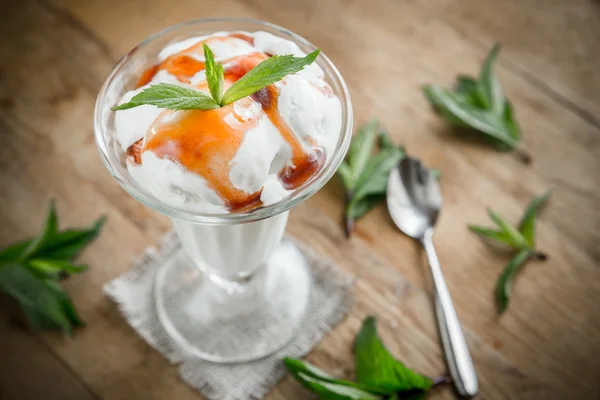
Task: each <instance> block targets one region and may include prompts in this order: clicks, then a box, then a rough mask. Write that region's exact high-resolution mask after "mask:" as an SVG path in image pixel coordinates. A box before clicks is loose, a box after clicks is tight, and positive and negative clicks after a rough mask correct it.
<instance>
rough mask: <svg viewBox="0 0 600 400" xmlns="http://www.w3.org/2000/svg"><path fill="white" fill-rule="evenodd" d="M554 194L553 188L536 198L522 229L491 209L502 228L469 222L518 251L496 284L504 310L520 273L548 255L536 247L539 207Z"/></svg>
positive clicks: (472, 227) (484, 234)
mask: <svg viewBox="0 0 600 400" xmlns="http://www.w3.org/2000/svg"><path fill="white" fill-rule="evenodd" d="M549 197H550V191H548V192H546V193H544V194H543V195H541V196H538V197H536V198H534V199H533V200H532V201H531V202H530V203H529V205H528V206H527V209H526V210H525V213H524V214H523V217H522V218H521V222H520V223H519V229H518V230H517V229H516V228H514V227H513V226H512V225H511V224H510V223H509V222H508V221H507V220H506V219H505V218H504V217H503V216H502V215H500V214H499V213H497V212H494V211H493V210H491V209H488V214H489V216H490V218H491V219H492V221H494V223H495V224H496V225H497V226H498V227H499V228H500V230H494V229H490V228H485V227H481V226H476V225H469V229H470V230H471V231H472V232H474V233H476V234H477V235H479V236H481V237H482V238H484V239H490V240H494V241H497V242H500V243H504V244H507V245H509V246H511V247H513V248H514V249H515V250H516V251H517V253H516V255H515V256H514V258H513V259H512V260H511V261H510V263H509V264H508V265H507V266H506V268H505V269H504V271H503V272H502V274H501V275H500V277H499V278H498V282H497V283H496V299H497V302H498V309H499V312H500V313H503V312H505V311H506V309H507V308H508V302H509V299H510V292H511V288H512V282H513V279H514V277H515V276H516V275H517V273H518V272H519V271H520V270H521V268H522V267H523V265H525V263H526V262H527V261H528V260H535V261H545V260H547V259H548V256H547V255H546V254H545V253H543V252H540V251H537V250H535V249H534V246H535V218H536V214H537V212H538V210H539V209H540V208H541V207H542V206H543V205H544V204H545V203H546V201H547V200H548V198H549Z"/></svg>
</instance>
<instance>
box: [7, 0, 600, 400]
mask: <svg viewBox="0 0 600 400" xmlns="http://www.w3.org/2000/svg"><path fill="white" fill-rule="evenodd" d="M4 3H5V4H3V6H2V7H3V12H2V14H1V15H0V34H1V35H2V37H3V38H4V39H3V41H1V42H0V56H1V57H2V60H3V62H2V64H1V67H0V138H1V139H0V140H1V142H0V181H1V182H2V188H3V189H2V190H1V191H0V202H1V203H0V204H2V207H1V208H0V222H1V225H0V246H2V245H4V244H6V243H9V242H11V241H13V240H15V239H18V238H21V237H24V236H27V235H31V234H33V233H34V232H36V230H37V229H38V225H39V223H40V221H41V220H42V219H43V214H44V212H45V205H46V203H47V201H48V199H50V198H52V197H54V198H56V199H57V202H58V208H59V213H60V215H61V218H62V221H63V223H65V224H66V225H78V224H79V225H83V224H86V223H88V222H89V221H90V220H92V219H94V218H96V217H97V216H98V215H99V214H101V213H106V214H107V215H108V216H109V222H108V224H107V226H106V228H105V231H104V233H103V234H102V236H101V237H100V239H99V240H98V241H97V242H95V243H94V245H93V246H91V247H90V249H89V250H87V251H86V253H85V254H84V256H83V257H82V261H83V262H86V263H89V264H90V265H91V266H92V268H91V269H90V271H89V272H86V274H84V275H82V276H79V277H77V278H75V279H73V280H71V281H70V282H68V283H67V287H68V290H69V291H70V293H72V295H73V297H74V299H75V302H76V304H77V306H78V308H79V309H80V311H81V313H82V314H83V315H84V317H85V319H86V321H87V322H88V324H89V326H88V327H87V328H86V329H83V330H81V331H79V332H78V333H77V334H76V335H75V337H74V338H73V339H71V340H67V339H64V338H62V337H61V336H60V335H55V334H39V335H35V336H34V335H29V334H24V333H22V332H18V331H16V330H15V328H14V327H12V326H10V325H6V324H5V325H0V360H1V361H0V398H1V399H3V400H4V399H10V400H12V399H19V400H21V399H24V400H28V399H38V398H78V399H87V398H97V399H107V400H108V399H110V400H114V399H165V398H177V399H199V398H200V396H198V395H197V394H196V393H195V392H194V391H192V390H191V389H189V388H188V387H187V386H186V385H185V384H183V383H181V381H180V380H179V378H178V376H177V372H176V368H175V367H173V366H169V365H168V363H167V362H166V361H165V360H163V359H162V358H161V357H160V356H159V355H158V354H156V353H155V352H154V351H152V350H151V349H150V348H149V347H148V346H147V345H145V343H144V342H143V341H142V340H141V339H140V338H138V337H137V336H136V335H135V334H134V333H133V331H132V330H131V329H130V328H129V327H128V326H127V324H126V323H125V322H123V320H122V319H121V317H120V316H119V314H118V312H117V311H116V309H115V308H114V306H113V305H112V304H110V303H109V302H108V301H107V300H106V299H105V298H104V296H103V295H102V285H103V284H104V283H105V282H107V281H108V280H110V279H111V278H114V277H116V276H117V275H119V274H120V273H122V272H123V271H125V270H127V268H128V267H129V266H130V265H131V262H132V261H133V260H134V259H136V257H137V256H138V255H139V254H140V252H141V251H142V250H143V248H144V247H146V246H148V245H150V244H152V243H154V242H155V241H156V240H157V239H158V237H160V235H161V234H162V233H164V232H166V231H167V230H168V229H169V222H168V220H166V219H165V218H164V217H161V216H159V215H157V214H156V213H154V212H152V211H151V210H149V209H147V208H144V207H141V206H139V204H138V203H137V202H136V201H135V200H133V199H132V198H130V197H129V196H128V195H127V194H125V193H124V192H123V191H122V190H121V189H120V188H119V187H118V185H117V184H116V183H115V182H114V181H113V180H112V178H111V177H110V176H109V174H108V173H107V172H106V170H105V169H104V167H103V165H102V163H101V161H100V159H99V157H98V156H97V151H96V148H95V144H94V141H93V133H92V128H91V118H92V114H93V104H94V101H95V96H96V93H97V91H98V89H99V87H100V85H101V84H102V81H103V80H104V78H105V76H106V74H107V73H108V71H109V70H110V68H111V66H112V65H113V64H114V62H115V61H116V60H117V59H118V58H119V57H120V56H121V55H122V54H124V53H125V52H126V51H128V50H129V49H130V48H131V47H133V46H134V45H135V44H136V43H137V42H139V41H140V40H142V39H143V38H144V37H146V36H147V35H149V34H151V33H153V32H155V31H157V30H160V29H162V28H165V27H167V26H169V25H172V24H175V23H177V22H180V21H183V20H188V19H191V18H200V17H211V16H223V15H228V16H244V17H254V18H261V19H266V20H269V21H272V22H274V23H277V24H280V25H283V26H286V27H288V28H290V29H292V30H294V31H296V32H297V33H299V34H301V35H303V36H305V37H307V38H308V39H309V40H311V41H313V42H314V43H317V44H318V45H319V46H321V47H323V49H324V51H325V52H326V53H327V54H328V55H329V56H330V57H331V58H332V60H333V61H334V62H335V63H336V65H337V66H338V67H339V69H340V70H341V72H342V74H343V75H344V77H345V78H346V80H347V83H348V85H349V87H350V90H351V93H352V97H353V103H354V107H355V113H356V122H357V123H360V122H361V121H364V120H365V119H366V118H368V117H370V116H373V115H375V116H378V117H380V118H381V120H382V121H383V122H384V123H385V124H386V126H387V127H388V128H389V130H390V131H391V133H392V134H393V136H394V138H395V139H396V140H397V141H398V142H402V143H404V144H405V145H406V146H407V147H408V149H409V151H410V152H411V153H414V154H416V155H418V156H419V157H421V158H423V159H424V160H425V161H427V162H428V163H430V164H432V165H434V166H436V167H438V168H440V169H442V171H443V179H442V186H443V192H444V196H445V204H444V210H443V213H442V217H441V220H440V221H439V228H438V231H437V233H436V236H435V243H436V246H437V247H438V252H439V254H440V258H441V261H442V265H443V268H444V271H445V274H446V278H447V280H448V285H449V287H450V290H451V291H452V294H453V298H454V301H455V305H456V307H457V310H458V313H459V316H460V317H461V320H462V322H463V324H464V328H465V330H466V332H467V335H468V338H469V342H470V343H471V346H472V350H473V353H474V354H473V355H474V359H475V362H476V363H477V367H478V371H479V373H480V379H481V395H480V398H485V399H541V398H544V399H549V398H556V399H567V398H578V399H588V398H589V399H593V398H598V396H600V385H599V383H598V382H600V361H599V360H600V308H599V307H598V299H599V298H600V268H598V267H599V266H600V251H599V247H598V242H599V240H600V234H599V229H598V228H600V212H599V210H598V204H599V201H600V189H599V185H598V183H599V182H600V161H599V157H598V154H599V153H598V150H599V149H600V124H599V123H598V115H600V112H599V111H600V95H598V93H600V82H599V78H598V74H597V73H595V71H596V70H597V68H598V65H600V60H599V59H598V57H599V56H600V55H599V52H598V44H597V43H598V42H597V40H598V37H600V32H599V29H600V11H599V10H598V3H597V2H594V1H591V0H589V1H588V0H575V1H571V2H568V4H569V7H567V6H566V3H567V2H559V1H544V2H541V1H530V2H522V1H516V0H511V1H504V2H493V1H488V0H486V1H458V0H455V1H450V0H444V1H442V0H438V1H410V2H409V1H402V2H401V1H394V0H378V1H374V2H364V1H348V0H346V1H344V0H330V1H317V0H301V1H291V0H290V1H275V0H255V1H252V2H244V1H241V0H223V1H216V2H215V1H208V0H203V1H198V0H179V1H176V2H169V1H156V2H153V3H152V6H148V3H147V2H146V1H143V0H132V1H127V2H122V1H117V0H105V1H101V2H100V1H77V0H56V1H33V0H24V1H18V2H17V1H12V2H4ZM495 41H501V42H502V43H503V44H504V49H503V52H502V55H501V59H500V61H499V68H498V74H499V76H500V79H501V81H502V83H503V86H504V88H505V91H506V93H507V94H508V96H509V97H510V98H511V100H512V102H513V104H514V106H515V108H516V110H517V116H518V118H519V121H520V123H521V125H522V127H523V131H524V145H525V146H526V147H527V148H528V149H529V151H530V152H531V153H532V154H533V156H534V163H533V165H531V166H529V167H525V166H523V165H522V164H521V163H520V162H519V161H518V160H517V159H516V158H514V157H513V156H511V155H507V154H501V153H496V152H494V151H493V150H490V149H489V148H487V147H483V146H480V145H478V144H476V143H471V142H467V141H464V140H462V139H460V138H457V137H455V136H453V135H451V134H450V133H449V132H448V131H447V130H446V129H445V126H444V124H443V122H442V121H439V119H438V118H437V117H436V116H435V115H433V113H432V112H431V111H430V109H429V107H428V105H427V104H426V102H425V101H424V99H423V98H422V96H421V94H420V92H419V85H421V84H423V83H427V82H440V83H443V82H447V83H450V82H451V81H452V79H453V77H454V76H455V75H456V74H457V73H459V72H471V73H475V72H476V71H477V69H478V67H479V65H480V63H481V61H482V59H483V58H484V56H485V53H486V52H487V49H488V48H489V47H490V46H491V44H492V43H493V42H495ZM548 188H552V189H554V194H553V198H552V200H551V204H550V206H549V207H548V208H547V210H545V212H544V214H543V216H542V218H541V220H540V223H539V224H538V242H539V247H540V248H541V249H543V250H545V251H546V252H548V253H549V254H550V257H551V258H550V260H549V261H548V262H546V263H543V264H541V263H540V264H534V263H532V264H531V265H529V266H528V267H527V268H526V269H525V270H524V271H523V273H522V274H521V275H520V277H519V279H518V282H517V284H516V286H515V289H514V300H513V304H512V307H511V309H510V311H509V312H508V313H507V314H506V315H505V316H503V317H502V318H500V319H497V318H496V316H495V309H494V303H493V297H492V291H493V287H494V284H495V280H496V277H497V275H498V274H499V272H500V271H501V269H502V268H503V266H504V264H505V263H506V262H507V256H506V255H503V254H497V253H494V252H491V251H490V250H489V249H487V248H486V247H484V246H483V245H482V244H481V243H480V242H479V241H478V240H477V238H475V237H474V236H473V235H472V234H470V233H469V232H468V231H467V230H466V228H465V227H466V224H467V223H481V224H484V223H487V217H486V216H485V207H487V206H492V207H494V208H495V209H498V210H500V211H502V212H503V213H504V214H505V215H506V216H507V217H509V218H510V219H511V220H516V219H517V218H518V216H519V214H520V212H521V211H522V209H523V208H524V206H525V204H526V203H527V202H528V201H529V199H530V198H531V197H533V196H534V195H536V194H539V193H541V192H542V191H544V190H546V189H548ZM341 199H342V197H341V188H340V187H339V183H338V182H337V181H332V182H331V183H330V184H329V185H328V186H327V187H326V188H325V189H324V190H323V191H322V192H321V193H319V194H317V195H316V196H314V197H313V198H311V199H310V200H309V201H308V202H307V203H305V204H303V205H301V206H299V207H298V208H297V209H295V210H294V212H293V213H292V215H291V219H290V223H289V227H288V233H289V234H291V235H293V236H294V237H296V238H297V239H299V240H301V241H302V242H304V243H306V244H307V245H309V246H311V247H313V248H315V250H316V251H318V252H320V253H321V254H323V255H324V256H325V257H328V258H331V259H333V260H334V261H336V262H337V263H338V264H339V265H340V267H342V268H343V269H344V270H346V271H347V272H349V273H351V274H353V275H354V276H356V285H355V287H354V289H353V290H354V293H355V295H356V298H357V302H356V306H355V307H354V308H353V310H352V311H351V313H350V315H349V317H348V318H347V319H346V320H345V321H344V322H343V323H342V324H341V325H340V326H339V327H338V328H336V329H335V330H334V331H333V332H332V333H331V334H329V335H328V336H327V337H326V338H325V340H324V341H323V342H322V343H320V344H319V346H317V347H316V348H315V350H314V351H313V352H312V353H311V354H310V356H309V359H310V360H311V361H313V362H314V363H316V364H317V365H319V366H321V367H323V368H325V369H327V370H329V371H331V372H332V373H336V374H339V375H342V376H348V377H350V376H352V372H353V369H352V368H353V367H352V361H351V354H350V343H351V341H352V338H353V337H354V335H355V333H356V331H357V329H358V327H359V325H360V321H361V320H362V319H363V318H364V316H365V315H368V314H372V315H376V316H378V317H379V319H380V324H381V328H380V329H381V334H382V336H383V337H384V339H385V341H386V343H388V344H389V347H390V348H391V350H393V351H394V353H395V354H397V355H398V356H399V357H400V358H401V359H402V360H404V361H405V362H406V363H407V364H408V365H410V366H411V367H413V368H415V369H417V370H419V371H421V372H423V373H426V374H430V375H435V374H439V373H441V372H442V371H443V369H444V365H443V361H442V355H441V351H440V348H439V343H438V336H437V332H436V328H435V323H434V317H433V313H432V309H431V307H432V306H431V301H430V298H429V293H430V284H429V279H428V274H427V271H426V266H425V264H424V259H423V257H422V254H421V252H420V251H419V249H418V247H417V246H416V245H415V244H414V243H413V242H411V241H410V240H409V239H407V238H405V237H402V236H401V235H400V234H399V233H397V231H396V229H395V228H394V227H393V226H392V224H391V222H390V221H389V218H388V217H387V216H386V211H385V208H383V207H382V208H380V209H377V210H375V211H374V212H372V213H371V214H369V215H368V216H367V217H365V218H364V219H363V220H361V221H360V222H359V224H358V227H357V233H356V235H355V237H353V238H352V239H351V240H350V241H346V240H345V239H344V238H343V235H342V230H341V226H340V224H339V220H340V213H341V207H342V200H341ZM123 243H126V244H127V246H123V245H122V244H123ZM31 354H35V356H31ZM21 357H23V358H21ZM27 357H31V358H30V360H31V363H33V364H34V365H35V368H34V369H33V370H31V368H30V365H33V364H25V363H24V362H23V360H24V359H26V358H27ZM31 372H34V373H35V376H36V379H32V378H31V377H30V375H29V374H30V373H31ZM41 393H43V394H45V396H46V397H40V394H41ZM69 396H71V397H69ZM306 397H307V392H305V391H304V390H303V389H302V388H300V387H299V385H298V384H296V383H295V382H294V381H292V380H291V379H289V378H287V379H285V380H284V381H283V382H282V383H281V384H280V385H278V386H277V387H276V388H275V389H274V390H273V391H272V393H271V394H270V395H269V398H272V399H304V398H306ZM452 397H453V395H452V392H451V391H450V390H449V389H442V390H439V391H436V392H434V393H433V394H432V396H431V398H440V399H442V398H452Z"/></svg>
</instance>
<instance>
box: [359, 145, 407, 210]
mask: <svg viewBox="0 0 600 400" xmlns="http://www.w3.org/2000/svg"><path fill="white" fill-rule="evenodd" d="M402 156H403V154H401V153H400V152H399V151H398V150H397V149H386V150H382V151H380V152H379V154H377V155H376V156H375V157H373V158H371V159H370V160H369V161H368V162H367V165H366V166H365V168H364V170H363V172H362V173H361V175H360V177H359V178H358V181H357V182H356V189H355V191H354V198H353V199H352V202H357V201H361V200H362V199H363V198H365V197H366V196H369V195H372V194H385V192H386V189H387V181H388V177H389V176H390V171H391V170H392V168H394V167H395V166H396V165H398V162H400V159H401V158H402ZM352 202H351V203H352Z"/></svg>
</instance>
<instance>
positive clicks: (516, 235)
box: [488, 208, 529, 249]
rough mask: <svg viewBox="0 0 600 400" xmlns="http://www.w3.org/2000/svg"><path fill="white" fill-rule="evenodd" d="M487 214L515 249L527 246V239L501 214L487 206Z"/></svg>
mask: <svg viewBox="0 0 600 400" xmlns="http://www.w3.org/2000/svg"><path fill="white" fill-rule="evenodd" d="M488 215H489V216H490V218H491V219H492V221H494V223H495V224H496V225H498V227H499V228H500V230H501V231H502V232H503V233H504V234H505V235H506V237H507V238H508V239H509V240H510V243H511V244H512V246H513V247H515V248H517V249H523V248H528V247H529V245H528V244H527V240H525V238H524V237H523V235H521V233H520V232H519V231H518V230H516V229H515V228H514V227H513V226H512V225H511V224H510V223H509V222H508V221H507V220H506V218H504V217H503V216H502V215H500V214H499V213H497V212H495V211H494V210H492V209H490V208H488Z"/></svg>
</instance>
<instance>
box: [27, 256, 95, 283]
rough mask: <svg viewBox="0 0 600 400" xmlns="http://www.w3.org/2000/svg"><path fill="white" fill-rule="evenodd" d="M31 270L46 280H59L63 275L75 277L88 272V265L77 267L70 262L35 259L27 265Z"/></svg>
mask: <svg viewBox="0 0 600 400" xmlns="http://www.w3.org/2000/svg"><path fill="white" fill-rule="evenodd" d="M27 266H29V267H30V268H31V269H33V270H34V271H35V272H36V273H38V274H40V275H41V276H42V277H44V278H50V279H59V278H61V277H62V276H63V275H74V274H78V273H80V272H83V271H85V270H86V268H87V265H75V264H72V263H71V262H70V261H63V260H52V259H47V260H44V259H33V260H30V261H29V262H28V263H27Z"/></svg>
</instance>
